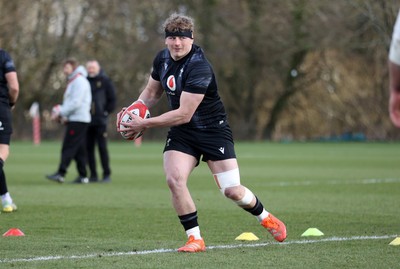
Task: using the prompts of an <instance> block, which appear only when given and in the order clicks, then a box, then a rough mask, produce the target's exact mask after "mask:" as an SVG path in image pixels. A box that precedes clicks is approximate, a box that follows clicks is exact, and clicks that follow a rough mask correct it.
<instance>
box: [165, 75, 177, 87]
mask: <svg viewBox="0 0 400 269" xmlns="http://www.w3.org/2000/svg"><path fill="white" fill-rule="evenodd" d="M167 87H168V88H169V89H170V90H171V91H175V89H176V83H175V77H174V76H173V75H171V76H169V77H168V79H167Z"/></svg>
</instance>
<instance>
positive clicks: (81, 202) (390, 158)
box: [0, 141, 400, 268]
mask: <svg viewBox="0 0 400 269" xmlns="http://www.w3.org/2000/svg"><path fill="white" fill-rule="evenodd" d="M60 147H61V145H60V143H59V142H45V143H43V144H42V145H41V146H39V147H35V146H33V145H31V144H30V143H22V142H13V144H12V147H11V156H10V158H9V159H8V160H7V163H6V166H5V171H6V174H7V180H8V186H9V191H10V192H11V194H12V196H13V198H14V200H15V202H16V203H17V205H18V206H19V210H18V211H17V212H15V213H12V214H4V213H3V214H1V215H0V233H1V234H3V233H4V232H6V231H7V230H8V229H10V228H14V227H16V228H19V229H21V230H22V231H23V232H24V233H25V236H23V237H0V268H261V267H264V268H397V267H398V266H399V264H400V258H399V257H400V246H389V243H390V242H391V241H392V240H394V239H395V238H396V237H397V236H400V210H399V208H400V207H399V206H400V165H399V160H400V158H399V155H400V144H397V143H343V144H341V143H332V144H329V143H326V144H325V143H293V144H274V143H237V144H236V151H237V155H238V161H239V165H240V172H241V177H242V183H243V184H244V185H246V186H247V187H249V188H250V189H252V190H253V191H254V192H255V193H256V194H257V196H258V197H259V198H260V199H261V200H262V202H263V204H264V205H265V207H266V208H267V210H269V211H271V212H272V213H273V214H275V215H276V216H277V217H279V218H281V219H282V220H283V221H284V222H285V223H286V224H287V229H288V238H287V240H286V241H285V243H284V244H277V243H275V242H274V240H273V239H272V237H271V236H270V235H269V234H268V233H267V232H266V231H265V230H264V229H263V228H262V227H261V226H260V225H259V224H258V223H257V221H256V220H255V218H254V217H252V216H250V215H249V214H248V213H246V212H245V211H243V210H241V209H238V208H237V207H236V206H235V205H234V204H233V203H232V202H230V201H228V200H227V199H225V198H224V197H222V195H221V194H220V192H219V191H218V189H217V187H216V186H215V183H214V181H213V178H212V176H211V174H210V172H209V170H208V168H207V166H206V165H205V163H202V164H201V165H200V166H199V167H198V168H197V169H196V170H195V171H194V173H193V175H192V177H191V179H190V182H189V186H190V189H191V191H192V195H193V198H194V199H195V201H196V204H197V208H198V213H199V223H200V226H201V230H202V235H203V236H204V238H205V241H206V244H207V246H208V247H209V249H208V250H207V251H206V252H204V253H196V254H184V253H177V252H175V249H176V248H178V247H180V246H181V245H182V244H183V243H184V242H185V241H186V236H185V234H184V231H183V228H182V227H181V225H180V224H179V221H178V218H177V216H176V214H175V212H174V210H173V209H172V206H171V202H170V193H169V190H168V188H167V185H166V183H165V180H164V174H163V171H162V153H161V152H162V148H163V145H162V144H161V143H144V144H143V145H142V147H140V148H136V147H135V146H134V145H133V143H128V142H125V141H124V142H114V143H110V146H109V150H110V154H111V163H112V170H113V174H112V182H111V183H110V184H89V185H76V184H69V183H68V182H71V181H72V180H73V179H74V178H75V176H76V169H75V163H72V165H71V166H70V169H69V174H68V175H67V178H66V181H67V183H64V184H57V183H54V182H50V181H48V180H46V179H45V178H44V175H45V174H46V173H52V172H54V171H55V170H56V168H57V165H58V161H59V152H60ZM100 173H101V172H100ZM308 228H318V229H319V230H321V231H322V232H323V233H324V236H321V237H302V236H301V234H302V233H303V232H304V231H305V230H307V229H308ZM243 232H253V233H254V234H255V235H257V236H258V237H259V238H260V240H259V241H252V242H238V241H235V240H234V239H235V238H236V237H237V236H238V235H239V234H241V233H243Z"/></svg>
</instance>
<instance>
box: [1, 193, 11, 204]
mask: <svg viewBox="0 0 400 269" xmlns="http://www.w3.org/2000/svg"><path fill="white" fill-rule="evenodd" d="M1 202H2V203H3V204H4V203H9V204H12V202H13V201H12V199H11V196H10V193H8V192H7V193H5V194H3V195H2V196H1Z"/></svg>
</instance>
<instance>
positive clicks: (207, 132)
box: [164, 126, 236, 162]
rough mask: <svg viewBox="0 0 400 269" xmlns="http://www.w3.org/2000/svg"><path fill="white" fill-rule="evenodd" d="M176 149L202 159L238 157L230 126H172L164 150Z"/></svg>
mask: <svg viewBox="0 0 400 269" xmlns="http://www.w3.org/2000/svg"><path fill="white" fill-rule="evenodd" d="M168 150H176V151H180V152H183V153H186V154H189V155H192V156H193V157H195V158H196V159H197V161H198V162H199V161H200V158H201V156H203V158H202V161H203V162H207V161H220V160H227V159H232V158H236V154H235V148H234V143H233V138H232V131H231V129H230V127H229V126H226V127H224V128H221V129H204V130H197V129H185V128H180V127H172V128H171V130H170V131H169V132H168V136H167V140H166V142H165V147H164V152H166V151H168Z"/></svg>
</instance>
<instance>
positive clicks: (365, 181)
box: [263, 178, 400, 187]
mask: <svg viewBox="0 0 400 269" xmlns="http://www.w3.org/2000/svg"><path fill="white" fill-rule="evenodd" d="M387 183H400V178H369V179H355V180H345V181H344V180H328V181H323V180H321V181H293V182H290V181H281V182H270V183H265V184H263V185H265V186H278V187H287V186H311V185H353V184H354V185H357V184H359V185H367V184H387Z"/></svg>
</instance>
